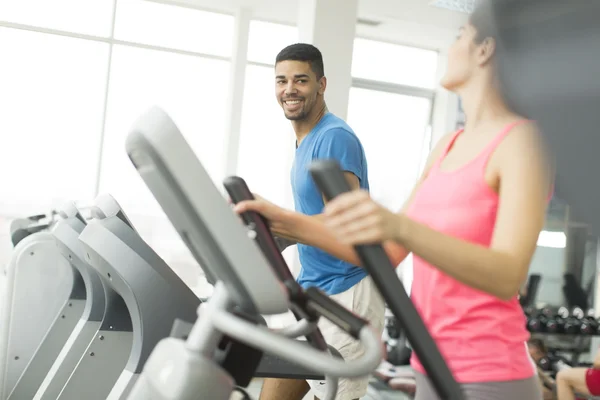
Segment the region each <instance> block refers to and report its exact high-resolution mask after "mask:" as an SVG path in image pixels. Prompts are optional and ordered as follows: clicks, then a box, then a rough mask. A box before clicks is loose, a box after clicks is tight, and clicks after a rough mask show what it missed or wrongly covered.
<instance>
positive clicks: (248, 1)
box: [162, 0, 466, 49]
mask: <svg viewBox="0 0 600 400" xmlns="http://www.w3.org/2000/svg"><path fill="white" fill-rule="evenodd" d="M162 1H169V2H177V3H184V4H188V5H190V6H194V7H198V8H202V9H207V10H214V11H226V12H235V11H236V10H237V9H238V8H240V7H244V8H248V9H251V10H252V12H253V14H254V16H255V18H258V19H264V20H269V21H273V22H284V23H290V24H294V23H295V22H296V15H297V10H298V5H299V2H300V1H302V0H162ZM428 3H429V0H359V13H358V14H359V15H358V16H359V18H361V19H368V20H372V21H377V22H380V24H379V25H378V26H376V27H373V26H366V25H362V24H359V25H358V27H357V33H358V35H360V36H364V37H370V38H374V39H381V40H388V41H392V42H397V43H403V44H409V45H417V46H421V47H427V48H432V49H444V48H445V47H447V45H448V43H450V42H451V41H452V40H453V38H454V36H455V34H456V30H457V29H458V27H459V26H460V25H461V24H462V23H463V22H464V21H465V19H466V15H465V14H461V13H458V12H454V11H448V10H444V9H439V8H435V7H431V6H429V5H428Z"/></svg>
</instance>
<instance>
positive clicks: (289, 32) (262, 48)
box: [248, 20, 298, 64]
mask: <svg viewBox="0 0 600 400" xmlns="http://www.w3.org/2000/svg"><path fill="white" fill-rule="evenodd" d="M297 41H298V28H297V27H295V26H290V25H282V24H275V23H272V22H264V21H256V20H253V21H251V22H250V32H249V36H248V61H251V62H256V63H263V64H274V63H275V57H276V56H277V53H279V52H280V51H281V50H282V49H283V48H284V47H286V46H289V45H290V44H293V43H296V42H297Z"/></svg>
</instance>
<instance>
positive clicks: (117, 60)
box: [100, 46, 229, 216]
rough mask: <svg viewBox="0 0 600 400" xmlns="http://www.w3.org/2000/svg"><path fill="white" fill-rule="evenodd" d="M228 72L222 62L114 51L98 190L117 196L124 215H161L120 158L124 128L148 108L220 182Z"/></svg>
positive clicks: (119, 48)
mask: <svg viewBox="0 0 600 400" xmlns="http://www.w3.org/2000/svg"><path fill="white" fill-rule="evenodd" d="M228 69H229V63H228V62H226V61H219V60H210V59H204V58H200V57H193V56H186V55H180V54H173V53H167V52H162V51H156V50H146V49H137V48H132V47H127V46H115V48H114V50H113V58H112V70H111V71H112V72H111V79H110V86H109V96H108V109H107V113H106V128H105V139H104V152H103V160H102V170H101V172H102V174H101V180H100V191H101V192H110V193H112V194H113V195H115V196H118V198H119V199H121V200H120V201H121V203H122V206H123V207H124V208H125V209H130V210H131V211H129V213H130V214H137V215H144V216H157V215H163V213H162V210H161V209H160V208H159V207H158V204H157V203H156V201H155V200H154V197H153V196H152V195H151V194H150V192H149V190H148V189H147V187H146V186H145V184H144V183H143V182H142V180H141V178H140V177H139V174H138V173H137V171H136V170H135V168H134V167H133V165H132V164H131V161H130V160H129V158H128V157H127V155H126V153H125V138H126V136H127V134H128V133H129V128H130V126H131V125H132V123H133V122H134V120H135V119H136V118H137V117H138V116H139V115H141V114H142V113H143V112H144V111H146V110H147V109H148V108H150V107H151V106H153V105H158V106H160V107H162V108H163V109H165V111H167V112H168V113H169V114H170V115H171V116H172V117H173V118H174V120H175V122H176V124H177V125H178V127H179V129H180V130H181V131H182V133H183V134H184V135H185V137H186V139H187V141H188V142H189V143H190V145H191V146H192V148H193V149H194V150H195V151H196V153H197V155H198V157H199V158H200V160H201V162H202V163H203V164H204V166H205V167H206V169H207V171H208V172H209V174H210V175H211V176H212V177H213V178H214V179H215V180H217V181H219V180H221V179H222V178H223V172H222V165H223V162H222V159H223V143H224V138H225V101H226V96H227V90H228V86H227V78H228V76H229V75H228Z"/></svg>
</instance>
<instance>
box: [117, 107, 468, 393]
mask: <svg viewBox="0 0 600 400" xmlns="http://www.w3.org/2000/svg"><path fill="white" fill-rule="evenodd" d="M126 149H127V153H128V155H129V158H130V159H131V161H132V163H133V165H134V166H135V167H136V169H137V170H138V172H139V173H140V175H141V176H142V178H143V180H144V181H145V183H146V184H147V186H148V187H149V188H150V190H151V192H152V193H153V195H154V196H155V197H156V199H157V200H158V202H159V204H160V205H161V206H162V208H163V210H164V211H165V213H166V214H167V216H168V217H169V219H170V220H171V222H172V223H173V225H174V227H175V228H176V230H177V232H178V233H179V234H180V236H181V237H182V239H183V240H184V242H185V243H186V245H187V246H188V248H189V249H190V250H191V252H192V254H193V255H194V256H195V257H196V259H197V260H198V262H199V263H200V264H201V265H202V266H203V268H204V269H205V270H206V271H207V275H209V276H210V277H212V279H213V280H216V281H217V283H216V285H215V294H214V295H213V297H212V298H211V299H210V300H209V301H208V302H207V303H205V304H204V305H203V306H201V307H200V308H199V312H198V316H199V318H198V319H197V320H196V323H195V324H194V326H193V328H192V331H191V333H190V335H189V337H188V338H187V340H177V339H173V338H169V339H165V340H163V341H161V343H159V345H158V346H157V348H156V349H155V350H154V351H153V353H152V356H151V357H150V359H149V360H148V363H147V365H146V367H145V368H144V372H143V373H142V376H141V378H140V379H139V380H138V382H137V384H136V386H135V388H134V390H133V391H132V393H131V396H130V397H129V399H131V400H142V399H148V398H152V399H165V400H166V399H180V400H188V399H190V400H191V399H198V398H211V399H215V400H226V399H228V398H229V395H230V394H231V392H232V390H233V386H234V380H233V379H232V377H231V375H230V374H229V373H228V371H227V370H225V369H223V368H221V367H220V366H219V365H218V364H217V363H215V362H214V361H213V359H212V358H213V354H214V351H215V349H216V347H217V344H218V343H219V338H220V337H221V336H222V335H224V334H226V335H229V336H231V337H233V338H235V339H237V340H239V341H240V342H243V343H246V344H248V345H250V346H253V347H255V348H258V349H261V350H262V351H264V352H267V353H271V354H276V355H278V356H280V357H283V358H285V359H287V360H289V361H290V362H294V363H297V364H299V365H302V366H304V367H306V368H309V369H312V370H314V371H315V372H318V371H320V372H322V373H324V374H325V376H326V378H327V381H328V389H329V390H328V397H327V398H328V399H330V398H334V397H333V396H335V392H336V390H335V387H336V380H337V378H339V377H358V376H365V375H368V374H369V373H371V372H372V371H373V370H375V368H377V366H378V365H379V363H380V361H381V358H382V346H381V342H380V338H379V337H375V336H374V334H373V332H372V331H371V330H370V329H369V327H368V323H367V322H366V321H364V320H363V319H361V318H358V317H357V316H355V315H354V314H352V313H351V312H349V311H348V310H346V309H345V308H343V307H341V306H339V305H338V303H335V302H334V301H332V300H330V299H329V298H328V297H327V296H325V295H324V294H323V293H321V292H320V291H319V290H317V289H315V288H311V289H312V290H311V289H308V290H306V291H304V290H302V289H301V288H298V287H297V286H294V285H293V284H290V282H288V281H284V282H285V283H282V280H281V278H282V277H284V276H285V273H284V272H283V271H281V270H279V269H278V266H281V265H280V264H272V263H269V261H272V260H269V259H266V258H265V256H264V254H262V253H261V252H260V251H259V248H258V247H257V246H256V245H253V244H254V243H255V242H253V241H252V240H249V238H255V237H256V235H258V234H261V233H264V232H262V231H261V230H260V229H257V227H258V226H259V224H260V223H259V221H260V218H257V216H256V215H254V216H253V217H251V216H247V217H244V220H245V222H246V225H247V227H246V230H244V229H243V228H242V227H241V224H240V222H239V218H238V217H237V216H236V215H234V213H233V212H232V211H231V209H230V208H229V206H228V204H227V202H226V201H225V200H224V199H223V197H222V196H221V194H220V193H219V191H218V190H217V188H216V187H214V184H213V182H212V180H211V178H210V177H209V176H208V174H207V173H206V171H205V170H204V168H203V167H202V165H201V164H200V162H199V161H198V159H197V157H196V156H195V154H194V152H193V151H192V149H191V148H190V147H189V145H188V144H187V142H186V141H185V139H184V138H183V136H182V135H181V133H180V132H179V130H178V128H177V126H176V125H175V123H174V122H173V121H172V120H171V118H170V117H169V116H168V115H167V114H166V113H165V112H164V111H163V110H161V109H160V108H158V107H154V108H152V109H150V110H149V111H148V112H146V113H145V114H144V115H142V116H141V117H140V118H139V119H138V120H137V121H136V123H135V124H134V126H133V128H132V130H131V133H130V134H129V136H128V138H127V143H126ZM312 173H313V177H314V179H315V181H316V183H317V185H318V186H319V188H320V189H321V190H322V191H323V192H324V194H325V195H326V196H327V197H329V198H331V197H334V196H336V195H337V194H339V193H341V192H344V191H346V190H350V189H349V187H348V186H347V184H345V182H346V181H345V180H344V178H343V173H342V171H341V170H340V169H339V166H338V165H337V164H335V163H321V164H316V165H314V166H313V169H312ZM340 177H341V178H340ZM242 186H244V185H242ZM238 189H240V190H239V192H238V193H241V196H240V197H244V195H245V196H246V198H248V197H247V196H248V195H249V191H248V190H247V188H244V187H240V185H238ZM228 191H229V193H230V195H231V193H232V190H229V189H228ZM236 197H237V196H236ZM241 199H242V198H235V197H234V196H232V200H234V201H239V200H241ZM251 218H252V220H251ZM357 252H358V253H359V255H360V256H361V259H362V260H363V262H364V264H365V268H367V269H368V270H369V272H370V274H371V275H372V277H373V280H374V282H375V283H376V284H377V286H378V288H379V290H380V291H381V293H382V294H383V296H384V297H385V299H386V301H387V303H388V305H389V306H390V309H391V310H392V312H394V314H395V315H396V317H398V319H399V320H400V322H401V324H402V325H403V326H405V327H406V333H407V337H408V339H409V340H410V341H411V343H412V344H413V347H414V349H415V351H416V352H417V354H418V355H419V358H420V359H421V361H422V363H423V365H424V367H425V368H426V370H427V372H428V373H429V376H431V378H432V379H433V383H434V387H435V388H436V389H437V391H438V393H439V394H440V397H442V398H444V399H448V400H459V399H463V398H464V397H463V394H462V391H461V389H460V386H459V385H458V384H457V383H456V381H455V380H454V378H453V377H452V375H451V373H450V371H449V369H448V367H447V365H446V363H445V362H444V360H443V358H442V356H441V354H440V352H439V350H438V349H437V346H436V345H435V343H434V341H433V339H432V338H431V336H430V335H429V333H428V331H427V330H426V328H425V326H424V324H423V321H422V320H421V319H420V317H419V316H418V313H417V311H416V309H415V308H414V306H413V304H412V302H411V301H410V299H409V298H408V295H407V294H406V292H405V290H404V287H403V286H402V283H401V282H400V280H399V279H398V277H397V276H396V274H395V273H394V269H393V268H392V266H391V263H390V261H389V259H388V258H387V256H386V254H385V252H384V251H383V249H382V248H381V247H380V246H358V247H357ZM269 264H271V265H270V266H269ZM274 272H275V273H276V274H277V275H274ZM288 272H289V270H288ZM277 278H278V279H277ZM286 289H287V290H286ZM234 305H237V306H238V307H241V308H243V309H244V310H245V311H247V312H249V313H260V314H278V313H282V312H285V311H286V310H287V309H288V308H291V309H292V310H296V311H297V312H298V315H299V316H301V317H303V318H302V319H301V320H300V321H299V322H298V324H297V325H296V326H292V327H289V328H290V329H284V330H283V331H279V332H272V331H270V330H269V329H267V328H265V327H261V326H257V325H256V324H252V323H251V322H248V321H244V320H242V319H240V318H237V317H236V316H235V315H234V314H233V313H231V308H232V307H233V306H234ZM319 317H326V318H328V319H329V320H331V321H332V322H333V323H336V324H337V325H338V326H340V327H341V328H342V329H344V330H346V331H347V332H348V333H349V334H351V335H353V336H354V337H356V338H357V339H360V340H361V341H362V342H363V344H364V346H365V350H366V351H365V353H364V355H363V357H361V358H360V359H358V360H354V361H351V362H344V361H342V360H339V359H335V358H334V357H331V356H330V355H329V354H327V353H326V352H325V351H322V350H319V349H318V348H319V346H318V343H316V344H314V347H316V348H313V347H312V346H306V345H302V344H300V343H299V342H298V341H295V340H290V339H289V338H288V337H286V335H287V336H293V337H298V336H301V335H307V334H308V333H309V332H317V337H318V334H319V332H318V329H316V328H315V324H314V320H315V319H318V318H319ZM303 323H304V325H303ZM299 327H300V328H299ZM301 328H302V329H301ZM309 328H310V329H309ZM292 333H293V335H292ZM321 337H322V336H321ZM165 365H168V366H169V368H165V367H164V366H165ZM211 382H213V383H212V384H211ZM214 382H219V384H218V385H216V384H214ZM332 393H333V394H332Z"/></svg>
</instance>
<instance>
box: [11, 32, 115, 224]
mask: <svg viewBox="0 0 600 400" xmlns="http://www.w3.org/2000/svg"><path fill="white" fill-rule="evenodd" d="M0 56H1V57H2V62H0V88H2V89H1V90H0V109H1V110H3V111H2V117H1V118H0V132H1V133H0V182H1V183H2V195H1V196H0V208H1V210H2V212H3V213H4V214H5V215H7V214H8V215H21V214H23V213H25V214H26V213H38V212H40V211H44V212H45V211H47V209H49V208H50V207H51V206H54V205H55V204H56V203H58V202H60V201H63V200H66V199H68V200H78V199H90V198H92V197H93V196H94V191H95V187H96V183H95V179H96V175H97V167H98V154H99V153H98V149H99V145H100V137H101V128H102V110H103V104H104V94H105V80H106V72H107V67H108V64H107V57H108V45H107V44H106V43H101V42H93V41H88V40H82V39H74V38H70V37H62V36H55V35H47V34H42V33H37V32H30V31H23V30H18V29H9V28H0ZM65 60H68V62H66V61H65Z"/></svg>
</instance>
